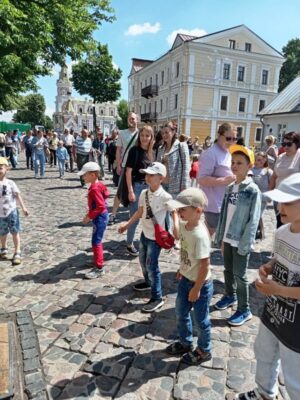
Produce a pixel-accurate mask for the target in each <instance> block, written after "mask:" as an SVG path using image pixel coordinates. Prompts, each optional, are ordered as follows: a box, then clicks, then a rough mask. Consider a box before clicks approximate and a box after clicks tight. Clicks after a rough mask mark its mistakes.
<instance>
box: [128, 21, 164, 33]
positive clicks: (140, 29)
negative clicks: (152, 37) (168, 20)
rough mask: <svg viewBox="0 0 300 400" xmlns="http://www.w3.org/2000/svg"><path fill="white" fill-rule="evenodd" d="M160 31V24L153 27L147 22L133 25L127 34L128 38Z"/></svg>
mask: <svg viewBox="0 0 300 400" xmlns="http://www.w3.org/2000/svg"><path fill="white" fill-rule="evenodd" d="M159 30H160V23H159V22H156V23H155V24H154V25H151V24H150V22H145V23H144V24H134V25H131V26H130V27H129V28H128V29H127V31H126V32H125V35H126V36H138V35H143V34H144V33H157V32H158V31H159Z"/></svg>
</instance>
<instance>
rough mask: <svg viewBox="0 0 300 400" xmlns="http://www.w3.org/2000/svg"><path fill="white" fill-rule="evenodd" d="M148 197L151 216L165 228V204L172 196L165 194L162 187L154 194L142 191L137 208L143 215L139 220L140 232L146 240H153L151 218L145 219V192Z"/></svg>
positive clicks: (145, 190)
mask: <svg viewBox="0 0 300 400" xmlns="http://www.w3.org/2000/svg"><path fill="white" fill-rule="evenodd" d="M148 190H149V192H148V196H149V204H150V207H151V210H152V213H153V215H154V216H155V218H156V220H157V223H158V224H159V225H161V226H162V227H165V220H166V215H167V206H166V202H167V201H169V200H171V199H172V196H171V195H170V194H169V193H167V192H166V191H165V190H164V189H163V187H162V186H160V187H159V188H158V189H157V190H156V191H155V192H152V191H151V190H150V189H144V190H143V191H142V193H141V195H140V198H139V207H143V215H142V218H141V226H142V231H143V233H144V235H145V236H146V238H147V239H151V240H155V234H154V225H153V222H152V219H151V218H147V207H146V192H147V191H148Z"/></svg>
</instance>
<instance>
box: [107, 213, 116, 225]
mask: <svg viewBox="0 0 300 400" xmlns="http://www.w3.org/2000/svg"><path fill="white" fill-rule="evenodd" d="M116 222H117V218H116V217H115V216H114V215H112V214H110V216H109V218H108V223H107V225H114V224H115V223H116Z"/></svg>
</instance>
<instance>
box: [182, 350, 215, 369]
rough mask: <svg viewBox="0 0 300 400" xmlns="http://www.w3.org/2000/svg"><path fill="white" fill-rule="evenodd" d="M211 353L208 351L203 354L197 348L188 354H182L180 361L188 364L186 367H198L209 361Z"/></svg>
mask: <svg viewBox="0 0 300 400" xmlns="http://www.w3.org/2000/svg"><path fill="white" fill-rule="evenodd" d="M211 357H212V355H211V353H210V352H209V351H207V352H204V351H201V350H200V349H199V348H197V349H195V350H193V351H189V352H188V353H186V354H184V355H183V356H182V357H181V360H180V361H182V362H183V363H185V364H188V365H200V364H202V363H204V362H206V361H209V360H211Z"/></svg>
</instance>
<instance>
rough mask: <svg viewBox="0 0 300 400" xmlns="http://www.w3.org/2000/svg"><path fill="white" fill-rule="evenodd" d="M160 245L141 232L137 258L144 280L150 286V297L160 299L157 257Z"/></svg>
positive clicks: (159, 276)
mask: <svg viewBox="0 0 300 400" xmlns="http://www.w3.org/2000/svg"><path fill="white" fill-rule="evenodd" d="M160 251H161V247H159V245H158V244H157V243H156V241H155V240H151V239H147V238H146V237H145V235H144V234H143V233H142V234H141V238H140V248H139V259H140V264H141V267H142V271H143V275H144V279H145V282H146V283H147V284H148V285H149V286H151V299H155V300H158V299H161V297H162V289H161V275H160V270H159V265H158V257H159V255H160Z"/></svg>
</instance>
